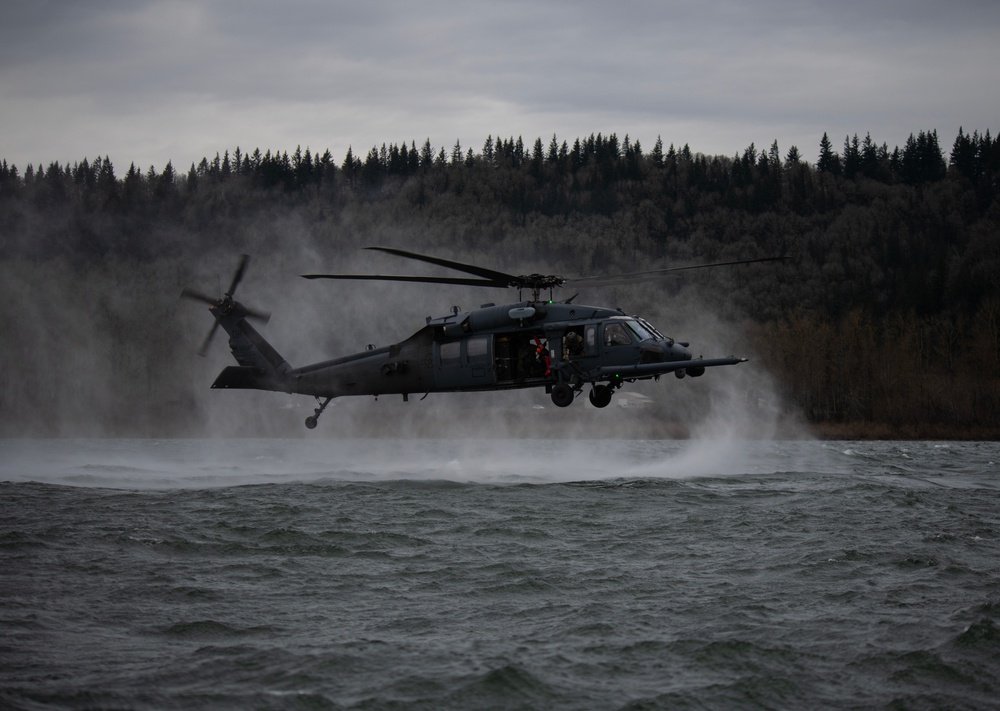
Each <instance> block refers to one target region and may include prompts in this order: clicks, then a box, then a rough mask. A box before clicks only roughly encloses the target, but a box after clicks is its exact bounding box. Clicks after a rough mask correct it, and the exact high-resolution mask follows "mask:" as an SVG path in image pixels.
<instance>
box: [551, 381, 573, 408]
mask: <svg viewBox="0 0 1000 711" xmlns="http://www.w3.org/2000/svg"><path fill="white" fill-rule="evenodd" d="M573 397H574V393H573V388H572V387H570V386H569V385H568V384H566V383H556V384H555V385H553V386H552V402H553V403H554V404H555V405H556V407H568V406H570V405H572V404H573Z"/></svg>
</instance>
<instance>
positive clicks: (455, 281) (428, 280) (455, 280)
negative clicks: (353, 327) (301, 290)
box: [299, 274, 513, 288]
mask: <svg viewBox="0 0 1000 711" xmlns="http://www.w3.org/2000/svg"><path fill="white" fill-rule="evenodd" d="M299 276H301V277H302V278H303V279H357V280H363V281H409V282H417V283H420V284H452V285H458V286H491V287H494V288H496V287H501V288H502V287H505V286H507V282H502V283H500V282H496V281H486V280H485V279H463V278H461V277H429V276H428V277H423V276H393V275H385V276H383V275H380V274H300V275H299ZM511 278H513V277H511Z"/></svg>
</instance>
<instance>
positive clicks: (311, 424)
mask: <svg viewBox="0 0 1000 711" xmlns="http://www.w3.org/2000/svg"><path fill="white" fill-rule="evenodd" d="M331 400H333V398H332V397H328V398H327V399H326V400H323V401H322V402H320V399H319V398H318V397H317V398H316V402H317V403H319V406H318V407H317V408H316V409H315V410H313V414H312V415H310V416H309V417H307V418H306V427H308V428H309V429H311V430H314V429H316V425H317V424H318V423H319V416H320V415H322V414H323V410H325V409H326V406H327V405H329V404H330V401H331Z"/></svg>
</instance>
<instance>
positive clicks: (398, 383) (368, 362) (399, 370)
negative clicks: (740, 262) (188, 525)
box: [212, 301, 742, 407]
mask: <svg viewBox="0 0 1000 711" xmlns="http://www.w3.org/2000/svg"><path fill="white" fill-rule="evenodd" d="M234 312H235V313H230V314H229V315H217V317H218V318H219V319H220V321H221V322H222V325H223V327H224V328H225V329H226V331H227V332H229V334H230V347H231V349H232V352H233V355H234V356H235V357H236V359H237V361H238V362H240V366H233V367H230V368H226V369H225V370H223V372H222V373H221V374H220V375H219V377H218V378H217V379H216V381H215V383H214V384H213V386H212V387H214V388H254V389H267V390H278V391H283V392H288V393H299V394H304V395H312V396H315V397H316V398H326V399H332V398H336V397H342V396H348V395H373V396H379V395H401V396H403V398H404V399H408V398H409V396H410V395H411V394H421V393H431V392H461V391H481V390H507V389H516V388H530V387H544V388H545V389H546V391H547V392H549V393H550V394H551V396H552V399H553V402H555V404H557V405H559V406H566V405H569V404H570V403H571V402H572V401H573V399H574V398H575V396H576V395H577V394H578V393H579V392H580V391H581V389H582V387H583V385H584V384H586V383H590V384H592V385H593V386H594V391H592V392H591V398H590V399H591V402H592V404H594V405H595V406H597V407H604V406H606V405H607V404H608V403H610V400H611V395H612V394H613V393H614V391H615V390H616V389H617V388H619V387H621V385H622V384H623V383H624V382H630V381H634V380H641V379H648V378H657V377H659V376H660V375H663V374H664V373H669V372H673V373H675V374H677V375H678V377H684V376H685V375H691V376H693V377H697V376H699V375H701V374H703V373H704V372H705V367H710V366H717V365H731V364H734V363H738V362H740V361H741V360H742V359H739V358H735V357H728V358H718V359H712V360H703V359H700V358H699V359H693V358H692V357H691V354H690V352H689V350H688V344H687V343H681V342H677V341H675V340H674V339H672V338H668V337H666V336H663V335H662V334H660V333H659V332H658V331H657V330H656V329H655V328H654V327H652V326H651V325H650V324H649V323H647V322H646V321H644V320H643V319H641V318H638V317H634V316H626V315H625V314H623V313H622V312H621V311H618V310H613V309H608V308H602V307H594V306H583V305H575V304H566V303H550V302H532V301H523V302H519V303H515V304H507V305H502V306H497V305H494V304H485V305H483V306H482V307H481V308H479V309H477V310H475V311H467V312H460V311H457V310H456V311H455V312H454V313H452V314H451V315H449V316H444V317H440V318H430V317H428V318H427V321H426V325H425V326H424V327H423V328H421V329H420V330H419V331H417V332H416V333H415V334H413V335H412V336H411V337H410V338H407V339H406V340H404V341H401V342H399V343H396V344H393V345H390V346H385V347H381V348H375V347H373V346H370V347H369V349H368V350H365V351H362V352H360V353H356V354H354V355H349V356H346V357H342V358H336V359H333V360H328V361H323V362H320V363H315V364H312V365H308V366H304V367H301V368H291V367H290V366H288V364H287V363H286V362H285V361H284V360H283V359H281V358H280V356H277V354H276V353H274V356H275V357H273V358H271V359H270V360H272V361H274V363H273V367H269V366H268V365H266V364H265V365H264V366H263V367H261V363H260V360H261V359H260V358H257V359H256V361H255V360H254V359H253V358H252V357H251V356H250V355H248V354H251V355H252V353H253V352H254V351H255V350H259V349H260V347H261V344H263V345H264V346H266V345H267V344H266V342H265V341H263V338H261V337H260V335H259V334H258V333H257V332H256V331H254V330H253V328H252V327H251V326H250V325H249V324H247V323H246V321H245V320H243V319H238V317H239V313H238V310H236V309H234ZM233 319H238V320H237V321H235V322H234V321H233ZM227 321H228V322H229V323H227ZM271 350H272V352H273V349H271ZM265 360H267V359H265Z"/></svg>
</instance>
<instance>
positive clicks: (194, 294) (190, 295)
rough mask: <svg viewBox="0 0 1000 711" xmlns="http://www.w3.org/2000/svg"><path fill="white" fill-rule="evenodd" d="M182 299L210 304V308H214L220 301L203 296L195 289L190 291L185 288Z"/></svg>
mask: <svg viewBox="0 0 1000 711" xmlns="http://www.w3.org/2000/svg"><path fill="white" fill-rule="evenodd" d="M181 298H182V299H191V300H192V301H201V302H203V303H206V304H209V305H210V306H214V305H215V304H216V303H218V301H219V300H218V299H215V298H212V297H211V296H209V295H207V294H203V293H202V292H200V291H195V290H194V289H188V288H185V289H184V291H182V292H181Z"/></svg>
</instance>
